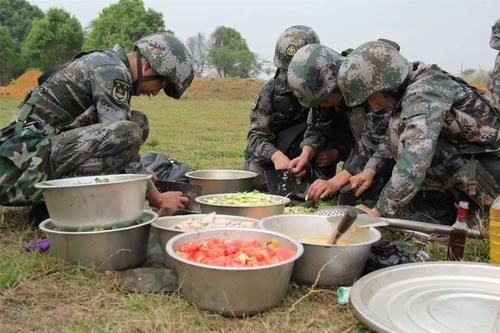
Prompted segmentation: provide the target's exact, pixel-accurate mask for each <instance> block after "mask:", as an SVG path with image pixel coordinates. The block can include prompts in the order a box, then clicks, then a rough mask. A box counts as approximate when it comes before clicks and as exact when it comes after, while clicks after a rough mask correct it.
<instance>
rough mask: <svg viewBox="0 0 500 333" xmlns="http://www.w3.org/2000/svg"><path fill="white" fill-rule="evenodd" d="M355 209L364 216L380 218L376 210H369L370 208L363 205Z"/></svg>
mask: <svg viewBox="0 0 500 333" xmlns="http://www.w3.org/2000/svg"><path fill="white" fill-rule="evenodd" d="M356 208H359V209H361V210H362V211H364V212H365V213H366V214H368V215H370V216H375V217H381V216H382V214H381V213H380V211H379V210H378V209H377V208H370V207H367V206H365V205H363V204H359V205H357V206H356Z"/></svg>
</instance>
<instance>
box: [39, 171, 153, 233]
mask: <svg viewBox="0 0 500 333" xmlns="http://www.w3.org/2000/svg"><path fill="white" fill-rule="evenodd" d="M150 178H151V175H142V174H137V175H136V174H123V175H104V176H88V177H76V178H64V179H55V180H49V181H45V182H41V183H37V184H35V187H37V188H41V189H43V198H44V199H45V203H46V204H47V209H48V211H49V216H50V218H51V220H52V223H53V224H54V225H55V226H57V227H61V228H72V229H78V228H80V227H107V226H112V225H114V224H125V223H127V222H133V221H134V220H136V219H138V218H140V217H141V216H142V212H143V210H144V201H145V196H146V185H147V181H148V179H150Z"/></svg>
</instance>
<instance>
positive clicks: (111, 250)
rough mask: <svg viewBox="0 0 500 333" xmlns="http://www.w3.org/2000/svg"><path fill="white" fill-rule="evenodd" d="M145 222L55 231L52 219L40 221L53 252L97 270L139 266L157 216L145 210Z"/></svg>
mask: <svg viewBox="0 0 500 333" xmlns="http://www.w3.org/2000/svg"><path fill="white" fill-rule="evenodd" d="M143 214H144V216H143V217H144V219H147V220H146V222H144V223H141V224H138V225H133V226H130V227H126V228H121V229H114V230H105V231H88V232H70V231H58V230H54V225H53V224H52V221H51V219H47V220H45V221H43V222H42V223H41V224H40V229H41V230H43V231H45V233H46V234H47V236H48V238H49V241H50V253H51V254H52V255H54V256H55V257H57V258H59V259H62V260H65V261H67V262H70V263H73V264H79V265H82V266H92V267H96V268H97V269H98V270H104V271H106V270H122V269H127V268H132V267H137V266H140V265H142V264H143V263H144V261H145V260H146V252H147V247H148V241H149V230H150V224H151V223H152V222H153V221H155V220H156V219H157V218H158V214H156V213H155V212H152V211H144V213H143Z"/></svg>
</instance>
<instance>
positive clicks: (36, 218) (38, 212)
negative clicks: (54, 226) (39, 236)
mask: <svg viewBox="0 0 500 333" xmlns="http://www.w3.org/2000/svg"><path fill="white" fill-rule="evenodd" d="M48 218H49V212H48V210H47V205H45V202H42V203H38V204H35V205H33V206H31V212H30V219H29V220H30V224H31V227H32V228H33V229H37V228H38V225H39V224H40V223H42V222H43V221H45V220H46V219H48Z"/></svg>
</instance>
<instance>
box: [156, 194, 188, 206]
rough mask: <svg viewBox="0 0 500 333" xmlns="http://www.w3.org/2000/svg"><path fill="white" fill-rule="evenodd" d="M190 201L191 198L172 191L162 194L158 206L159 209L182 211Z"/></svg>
mask: <svg viewBox="0 0 500 333" xmlns="http://www.w3.org/2000/svg"><path fill="white" fill-rule="evenodd" d="M188 201H189V198H188V197H186V196H184V195H183V194H182V192H180V191H170V192H164V193H160V195H159V197H158V201H157V202H156V206H157V207H158V208H173V209H182V208H184V207H185V206H186V205H187V203H188Z"/></svg>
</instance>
